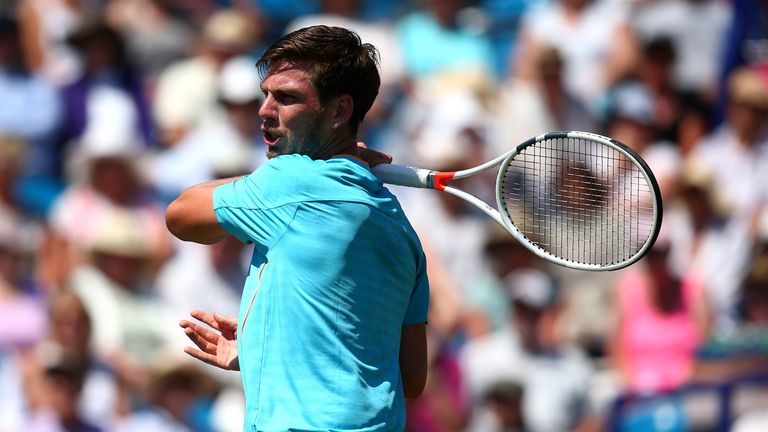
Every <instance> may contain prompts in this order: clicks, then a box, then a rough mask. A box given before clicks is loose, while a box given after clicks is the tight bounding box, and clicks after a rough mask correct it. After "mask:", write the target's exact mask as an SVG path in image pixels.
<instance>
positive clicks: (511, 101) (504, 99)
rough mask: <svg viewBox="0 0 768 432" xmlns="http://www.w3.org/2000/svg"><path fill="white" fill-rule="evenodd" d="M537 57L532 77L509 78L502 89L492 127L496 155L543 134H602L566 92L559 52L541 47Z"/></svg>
mask: <svg viewBox="0 0 768 432" xmlns="http://www.w3.org/2000/svg"><path fill="white" fill-rule="evenodd" d="M537 55H538V56H539V58H538V59H537V60H536V70H535V73H534V76H533V77H531V78H530V79H521V78H520V77H519V76H510V77H509V78H508V80H507V82H506V83H505V84H504V85H503V86H502V88H501V92H500V95H499V100H498V105H497V106H496V109H495V112H494V117H493V127H492V131H493V133H494V134H493V137H494V138H493V139H492V140H491V142H492V143H493V148H494V153H495V154H501V153H503V152H505V151H507V150H508V149H510V148H512V147H513V146H515V145H517V144H519V143H521V142H523V141H525V140H527V139H528V138H531V137H533V136H536V135H539V134H542V133H545V132H551V131H555V130H580V131H586V132H595V133H598V132H601V131H600V125H599V123H598V122H597V119H596V118H595V117H594V116H593V115H592V114H591V113H590V111H589V110H588V109H587V107H586V106H585V105H584V104H583V103H582V102H581V101H579V100H578V99H576V98H575V97H574V96H573V95H572V94H571V93H570V92H568V91H567V90H566V89H565V87H564V80H563V73H564V69H565V67H566V64H565V59H564V58H563V56H562V54H561V53H560V52H559V51H558V49H557V48H555V47H542V48H541V49H540V50H538V51H537Z"/></svg>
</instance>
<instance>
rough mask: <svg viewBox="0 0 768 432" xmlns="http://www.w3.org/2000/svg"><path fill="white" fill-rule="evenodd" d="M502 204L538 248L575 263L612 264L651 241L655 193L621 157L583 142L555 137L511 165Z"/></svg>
mask: <svg viewBox="0 0 768 432" xmlns="http://www.w3.org/2000/svg"><path fill="white" fill-rule="evenodd" d="M502 181H503V184H502V185H501V188H502V201H503V203H502V204H503V207H504V209H503V210H504V211H506V212H507V215H508V216H509V218H510V220H512V222H513V223H514V225H515V226H516V227H517V228H518V229H519V230H520V231H521V232H522V234H523V235H524V236H525V237H526V238H528V239H529V240H530V241H531V242H532V243H533V244H534V245H536V246H538V247H540V248H541V249H543V250H544V251H546V252H548V253H549V254H551V255H554V256H557V257H560V258H562V259H566V260H569V261H573V262H578V263H586V264H600V265H610V264H613V263H618V262H623V261H626V260H627V259H629V258H631V257H632V256H634V255H635V254H636V253H637V252H638V251H639V250H640V249H641V248H642V247H643V245H644V244H645V243H646V241H647V240H648V238H649V237H650V236H651V234H652V231H653V228H654V222H653V211H654V207H653V192H652V188H651V186H650V185H649V184H648V182H647V180H646V178H645V176H644V175H643V173H642V171H641V170H640V169H639V168H638V166H637V164H636V163H635V162H634V161H632V160H631V159H630V158H629V157H627V156H626V155H625V154H624V153H623V152H621V151H619V150H618V149H616V148H613V147H611V146H608V145H606V144H603V143H599V142H594V141H591V140H586V139H580V138H578V139H577V138H550V139H546V140H543V141H540V142H538V143H536V144H535V145H531V146H528V147H526V148H525V149H524V150H523V151H521V153H520V154H518V155H517V156H516V157H515V158H514V159H512V160H511V161H510V162H509V165H508V167H507V169H506V170H505V175H504V178H503V179H502Z"/></svg>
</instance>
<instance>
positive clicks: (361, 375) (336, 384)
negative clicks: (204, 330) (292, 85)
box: [214, 155, 429, 431]
mask: <svg viewBox="0 0 768 432" xmlns="http://www.w3.org/2000/svg"><path fill="white" fill-rule="evenodd" d="M214 209H215V211H216V216H217V218H218V220H219V223H220V224H221V226H222V227H224V229H226V230H227V231H228V232H230V233H232V234H233V235H235V236H236V237H238V238H239V239H240V240H242V241H245V242H249V243H254V244H255V248H254V249H255V251H254V256H253V260H252V263H251V269H250V274H249V276H248V279H247V280H246V283H245V289H244V292H243V298H242V302H241V305H240V313H239V321H238V322H239V325H240V327H239V329H238V331H239V333H238V334H239V336H238V350H239V351H238V352H239V355H240V367H241V374H242V378H243V385H244V388H245V396H246V419H245V430H247V431H285V430H289V429H290V430H295V431H300V430H301V431H320V430H322V431H327V430H335V431H385V430H386V431H401V430H403V428H404V423H405V407H404V399H403V389H402V382H401V378H400V370H399V365H398V356H399V346H400V334H401V327H402V326H405V325H410V324H417V323H424V322H426V320H427V305H428V301H429V288H428V282H427V277H426V262H425V257H424V252H423V250H422V248H421V245H420V243H419V240H418V238H417V236H416V234H415V233H414V231H413V228H412V227H411V225H410V223H409V222H408V221H407V219H406V217H405V215H404V214H403V211H402V209H401V207H400V205H399V203H398V202H397V200H396V198H395V197H394V196H393V195H392V194H391V193H390V192H389V191H388V190H387V189H386V188H384V187H383V185H382V184H381V182H380V181H379V180H378V179H377V178H376V177H375V176H374V175H373V174H372V173H371V172H370V170H369V169H368V167H367V165H365V164H364V163H362V162H360V161H357V160H355V159H353V158H351V157H336V158H333V159H331V160H328V161H313V160H311V159H310V158H308V157H306V156H300V155H285V156H279V157H277V158H274V159H271V160H269V161H268V162H267V163H265V164H264V165H263V166H262V167H260V168H259V169H258V170H256V171H255V172H254V173H253V174H251V175H249V176H246V177H244V178H242V179H241V180H238V181H235V182H232V183H229V184H226V185H222V186H219V187H217V188H216V190H215V191H214Z"/></svg>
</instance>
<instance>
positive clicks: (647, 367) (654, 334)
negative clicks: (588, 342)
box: [609, 238, 710, 393]
mask: <svg viewBox="0 0 768 432" xmlns="http://www.w3.org/2000/svg"><path fill="white" fill-rule="evenodd" d="M669 248H670V245H669V241H668V239H665V238H660V239H659V240H657V242H656V245H655V246H654V247H653V248H652V249H651V250H650V251H649V252H648V254H647V255H646V257H645V258H644V261H643V262H642V263H641V264H638V265H636V266H634V267H632V268H630V269H629V270H628V271H627V272H626V273H624V274H623V275H622V276H621V278H620V279H619V281H618V284H617V287H616V304H615V307H614V310H615V311H616V314H617V322H616V325H615V327H614V336H613V338H612V340H611V342H610V346H609V352H610V353H611V356H612V360H613V362H614V365H615V367H616V368H617V370H619V371H620V372H621V373H622V375H623V377H624V379H625V381H626V385H627V388H628V389H629V390H630V391H633V392H638V393H647V392H651V393H652V392H661V391H668V390H674V389H676V388H679V387H680V386H681V385H683V384H685V383H686V382H687V381H688V380H689V379H690V378H691V376H692V374H693V371H694V362H695V358H696V352H697V350H698V349H699V347H700V346H701V344H702V343H703V341H704V339H705V338H706V337H708V334H709V318H710V317H709V305H708V303H707V298H706V295H705V292H704V287H703V285H702V284H701V282H700V280H699V279H698V278H697V276H698V275H695V274H692V273H688V274H685V275H683V276H682V277H678V276H676V275H675V274H673V273H672V271H671V269H670V267H669V264H668V256H669Z"/></svg>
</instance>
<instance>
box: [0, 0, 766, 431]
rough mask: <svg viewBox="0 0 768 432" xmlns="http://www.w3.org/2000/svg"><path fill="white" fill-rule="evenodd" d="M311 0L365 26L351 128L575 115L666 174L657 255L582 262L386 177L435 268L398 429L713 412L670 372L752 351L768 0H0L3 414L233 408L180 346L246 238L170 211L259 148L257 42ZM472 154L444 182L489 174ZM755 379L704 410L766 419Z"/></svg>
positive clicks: (759, 350)
mask: <svg viewBox="0 0 768 432" xmlns="http://www.w3.org/2000/svg"><path fill="white" fill-rule="evenodd" d="M313 24H328V25H337V26H343V27H347V28H350V29H353V30H355V31H357V32H358V33H359V34H360V35H361V37H362V39H363V40H364V41H366V42H371V43H373V44H374V45H376V46H377V47H378V48H379V50H380V53H381V73H382V86H381V89H380V92H379V96H378V99H377V102H376V103H375V105H374V107H373V108H372V110H371V111H370V112H369V113H368V115H367V117H366V119H365V121H364V123H363V125H362V129H361V132H360V137H359V138H360V139H361V140H362V141H364V142H366V143H367V144H368V145H369V146H370V147H373V148H376V149H379V150H382V151H385V152H389V153H391V154H392V155H393V156H394V159H395V161H396V162H398V163H402V164H410V165H416V166H422V167H428V168H432V169H441V170H456V169H461V168H467V167H471V166H474V165H477V164H479V163H481V162H483V161H486V160H488V159H491V158H492V157H494V156H496V155H499V154H501V153H502V152H504V151H506V150H507V149H509V148H511V147H512V146H514V145H515V144H517V143H519V142H521V141H523V140H525V139H527V138H529V137H531V136H535V135H537V134H540V133H543V132H548V131H554V130H584V131H590V132H596V133H601V134H605V135H609V136H611V137H613V138H615V139H617V140H619V141H622V142H624V143H625V144H627V145H629V146H630V147H632V148H634V149H635V150H636V151H637V152H638V153H639V154H641V155H642V156H643V157H644V158H645V159H646V160H647V162H648V163H649V165H650V167H651V168H652V170H653V171H654V173H655V175H656V177H657V179H658V181H659V183H660V186H661V190H662V195H663V202H664V223H663V227H662V230H661V234H660V236H659V239H658V241H657V242H656V245H655V246H654V248H653V249H652V250H651V251H650V252H649V254H648V255H647V256H646V257H645V258H644V259H643V260H642V261H640V262H639V263H637V264H636V265H634V266H631V267H630V268H628V269H625V270H621V271H617V272H608V273H588V272H581V271H575V270H566V269H564V268H559V267H554V266H552V265H549V264H546V263H544V262H543V261H542V260H540V259H539V258H536V257H535V256H533V255H531V254H530V253H529V252H528V251H527V250H526V249H525V248H523V247H522V246H520V245H519V244H517V243H515V242H514V240H512V239H511V238H510V237H509V236H508V235H507V234H506V233H505V232H504V231H502V230H501V229H500V228H499V227H497V226H495V225H494V223H493V222H492V221H490V220H489V219H488V218H487V217H486V216H485V215H484V214H482V213H479V212H478V211H476V210H475V209H473V208H471V206H468V205H467V204H466V203H464V202H462V201H460V200H458V199H456V198H455V197H453V196H451V195H448V194H441V193H437V192H429V191H422V190H408V189H404V188H393V190H394V191H395V192H396V194H397V195H398V196H399V197H400V198H401V200H402V202H403V204H404V208H405V209H406V212H407V214H408V215H409V217H410V219H411V221H412V223H413V224H414V226H415V228H416V230H417V231H418V232H419V234H420V237H421V239H422V241H423V243H424V246H425V250H426V251H427V254H428V261H429V277H430V281H431V289H432V293H431V305H430V307H431V310H430V321H429V340H430V343H429V348H430V353H429V358H430V375H429V379H428V384H427V389H426V391H425V394H424V395H423V396H422V397H420V398H419V399H416V400H413V401H410V402H409V411H408V430H409V431H414V432H443V431H445V432H451V431H457V432H458V431H468V432H495V431H499V432H500V431H534V432H538V431H599V430H628V431H635V430H637V431H654V430H658V431H682V430H715V428H716V426H718V425H719V426H720V427H721V429H719V430H724V429H722V426H723V422H722V419H720V418H718V413H717V412H718V410H717V409H716V407H717V406H722V405H718V403H717V402H714V405H713V402H712V400H711V398H710V399H707V398H706V397H704V398H702V397H699V398H698V399H696V398H694V400H693V401H691V400H690V399H691V398H687V397H685V395H686V394H687V393H685V392H684V390H685V389H690V388H693V386H694V385H696V384H699V385H702V384H708V385H710V386H713V388H717V385H728V383H734V382H736V381H737V380H743V379H744V377H751V376H757V377H760V376H762V377H765V374H766V373H767V372H768V3H767V2H766V1H764V0H398V1H388V0H216V1H213V0H208V1H207V0H5V1H2V2H0V431H3V432H5V431H22V430H23V431H26V432H37V431H46V432H47V431H195V432H197V431H200V432H203V431H205V432H207V431H238V430H242V415H243V401H242V389H241V387H240V385H241V384H240V380H239V376H238V375H237V374H236V373H224V372H222V371H217V370H214V368H212V367H205V366H203V365H201V364H199V363H195V361H193V360H191V359H190V358H185V356H184V353H183V347H184V346H185V345H186V343H187V341H186V340H185V338H184V335H183V332H182V331H181V329H180V328H179V327H178V321H179V320H180V319H183V318H186V317H187V316H188V313H189V311H190V310H192V309H203V310H208V311H217V312H220V313H223V314H226V315H236V311H237V308H238V307H239V302H240V290H241V288H242V284H243V281H244V278H245V274H246V269H247V266H248V264H249V259H250V255H249V254H250V248H249V247H248V246H246V245H243V244H240V243H239V242H237V241H236V240H234V239H226V240H224V241H222V242H220V243H218V244H216V245H213V246H202V245H196V244H184V243H181V242H179V241H177V240H175V239H173V238H172V237H171V236H170V235H169V234H168V233H167V231H166V229H165V223H164V213H163V212H164V207H165V205H166V204H167V203H168V202H169V201H170V200H171V199H173V198H174V197H175V196H176V195H177V194H178V193H179V192H180V191H182V190H183V189H184V188H185V187H187V186H190V185H192V184H194V183H198V182H201V181H206V180H210V179H214V178H219V177H229V176H233V175H238V174H243V173H248V172H251V171H252V170H254V169H255V168H257V167H258V166H259V164H260V163H262V162H263V160H264V157H265V156H264V153H265V146H264V144H263V142H262V139H263V138H262V136H261V134H260V131H259V126H260V120H259V118H258V108H259V105H260V102H261V99H262V94H261V91H260V89H259V81H260V76H259V74H258V71H257V70H256V69H255V67H254V64H255V59H257V58H258V56H259V54H260V53H261V51H262V50H263V49H264V47H265V46H267V45H269V43H270V42H271V41H273V40H275V39H276V38H277V37H279V36H280V35H282V34H284V33H285V32H289V31H291V30H293V29H297V28H301V27H304V26H308V25H313ZM493 182H494V178H486V177H482V176H481V177H479V178H474V179H472V180H466V181H465V183H464V184H462V187H464V188H466V189H467V190H470V191H472V192H473V193H475V194H477V195H478V196H481V197H486V198H487V199H488V200H489V202H492V200H493V199H494V183H493ZM747 382H751V381H747ZM762 383H763V384H762V387H761V386H760V385H751V386H750V391H749V392H748V394H747V395H746V396H744V397H740V398H739V399H738V401H732V400H728V401H726V403H727V404H728V405H729V406H730V408H731V409H730V410H729V411H730V416H729V417H727V419H726V420H727V422H726V423H725V428H731V429H732V430H736V431H741V432H744V431H757V430H768V417H767V416H766V415H765V412H768V408H767V407H768V386H766V385H765V384H764V383H765V380H763V381H762ZM705 388H706V387H705ZM729 388H731V387H729ZM734 388H735V387H734ZM713 407H715V408H713Z"/></svg>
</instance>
